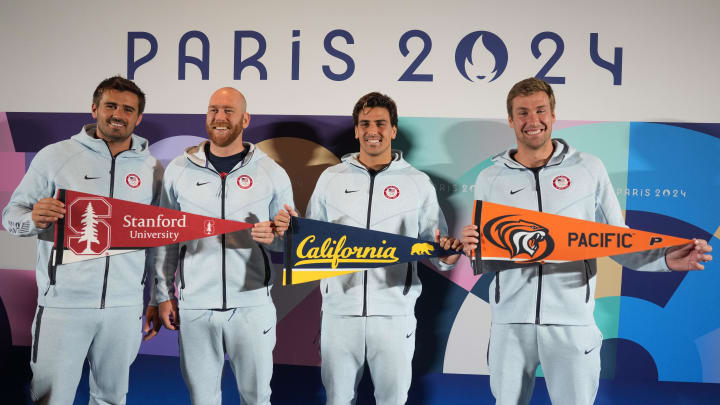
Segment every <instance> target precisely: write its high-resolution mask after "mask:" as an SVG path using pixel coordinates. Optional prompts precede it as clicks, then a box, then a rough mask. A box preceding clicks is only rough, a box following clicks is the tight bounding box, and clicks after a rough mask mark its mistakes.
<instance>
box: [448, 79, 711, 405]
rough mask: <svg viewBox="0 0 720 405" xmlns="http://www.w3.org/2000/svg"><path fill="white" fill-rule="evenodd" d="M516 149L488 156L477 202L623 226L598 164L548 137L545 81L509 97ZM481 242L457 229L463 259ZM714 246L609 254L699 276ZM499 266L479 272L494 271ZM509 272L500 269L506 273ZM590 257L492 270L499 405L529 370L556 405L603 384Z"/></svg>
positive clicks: (523, 388)
mask: <svg viewBox="0 0 720 405" xmlns="http://www.w3.org/2000/svg"><path fill="white" fill-rule="evenodd" d="M507 112H508V121H509V123H510V127H511V128H512V129H513V130H514V131H515V137H516V141H517V149H511V150H508V151H506V152H504V153H500V154H498V155H495V156H494V157H493V158H492V161H493V163H494V164H493V165H492V166H489V167H488V168H486V169H484V170H483V171H481V172H480V174H479V175H478V177H477V180H476V181H475V199H476V200H484V201H490V202H495V203H500V204H505V205H510V206H514V207H519V208H524V209H531V210H537V211H542V212H548V213H551V214H558V215H564V216H568V217H573V218H579V219H584V220H589V221H595V222H601V223H607V224H610V225H615V226H625V220H624V219H623V216H622V211H621V209H620V204H619V203H618V200H617V197H616V196H615V192H614V190H615V189H614V188H613V186H612V184H611V183H610V179H609V177H608V174H607V171H606V170H605V167H604V166H603V164H602V162H601V161H600V159H598V158H597V157H595V156H593V155H590V154H588V153H584V152H579V151H577V150H575V149H573V148H572V147H570V146H569V145H568V144H567V143H566V142H565V141H563V140H562V139H552V138H551V136H550V135H551V133H552V126H553V124H554V123H555V95H554V93H553V90H552V88H551V87H550V85H549V84H547V83H545V82H544V81H542V80H540V79H536V78H530V79H526V80H523V81H520V82H519V83H517V84H515V85H514V86H513V87H512V89H511V90H510V92H509V94H508V97H507ZM478 239H479V234H478V229H477V227H476V226H475V225H468V226H466V227H465V228H463V232H462V241H463V246H464V249H465V251H466V253H467V254H468V255H469V254H470V253H471V252H472V251H473V250H474V249H475V248H476V247H477V244H478V243H479V242H478ZM711 250H712V248H711V247H710V246H708V245H707V242H706V241H703V240H696V241H695V242H694V243H690V244H687V245H685V246H682V247H680V248H670V249H657V250H652V251H648V252H640V253H632V254H626V255H621V256H615V257H613V259H615V260H617V261H618V262H619V263H621V264H622V265H624V266H626V267H629V268H633V269H637V270H643V271H669V270H676V271H688V270H702V269H703V265H702V262H706V261H709V260H711V256H710V255H708V254H706V253H708V252H710V251H711ZM496 265H497V263H493V262H485V263H483V266H484V267H487V268H490V269H493V270H501V268H497V267H495V266H496ZM503 267H504V268H507V265H504V266H503ZM596 274H597V267H596V262H595V260H585V261H576V262H568V263H546V264H541V265H532V266H525V267H523V268H513V269H507V270H503V271H498V272H497V273H495V278H494V280H493V281H492V283H491V284H490V294H489V297H490V305H491V310H492V325H491V339H490V346H489V349H488V365H489V368H490V388H491V390H492V394H493V395H494V396H495V399H496V400H497V402H496V403H497V404H499V405H522V404H528V403H529V402H530V397H531V396H532V391H533V387H534V384H535V372H536V370H537V367H538V365H539V364H542V368H543V373H544V374H545V382H546V384H547V388H548V393H549V394H550V399H551V400H552V403H553V404H555V405H558V404H572V405H590V404H592V403H593V402H594V401H595V395H596V394H597V390H598V383H599V378H600V346H601V345H602V339H603V338H602V334H601V333H600V331H599V330H598V328H597V326H596V324H595V319H594V318H593V310H594V308H595V284H596V277H595V275H596Z"/></svg>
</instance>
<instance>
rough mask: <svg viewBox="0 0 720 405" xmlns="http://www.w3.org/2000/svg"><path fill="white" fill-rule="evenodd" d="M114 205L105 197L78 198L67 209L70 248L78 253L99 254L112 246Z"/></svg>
mask: <svg viewBox="0 0 720 405" xmlns="http://www.w3.org/2000/svg"><path fill="white" fill-rule="evenodd" d="M111 213H112V207H111V206H110V204H109V203H108V202H107V201H105V199H103V198H96V197H86V198H78V199H76V200H75V201H73V202H72V203H70V206H69V207H68V210H67V218H66V221H67V229H68V231H69V232H70V233H71V235H72V236H69V237H68V248H70V250H71V251H72V252H73V253H75V254H76V255H99V254H102V253H104V252H105V251H106V250H107V249H108V248H109V247H110V225H109V224H108V223H107V222H106V221H105V220H106V219H109V218H110V217H111Z"/></svg>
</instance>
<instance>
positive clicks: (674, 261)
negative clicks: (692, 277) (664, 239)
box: [665, 239, 712, 271]
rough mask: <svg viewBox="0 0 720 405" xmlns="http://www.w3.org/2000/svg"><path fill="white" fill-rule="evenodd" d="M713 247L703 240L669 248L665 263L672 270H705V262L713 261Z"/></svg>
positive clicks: (666, 252) (695, 240)
mask: <svg viewBox="0 0 720 405" xmlns="http://www.w3.org/2000/svg"><path fill="white" fill-rule="evenodd" d="M710 252H712V246H710V245H708V244H707V241H705V240H702V239H694V240H693V242H691V243H688V244H685V245H682V246H674V247H671V248H668V249H667V251H665V263H667V266H668V268H669V269H670V270H674V271H689V270H703V269H705V266H704V265H703V264H702V263H704V262H709V261H710V260H712V255H709V254H706V253H710Z"/></svg>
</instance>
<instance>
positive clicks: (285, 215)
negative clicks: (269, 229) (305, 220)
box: [273, 204, 298, 237]
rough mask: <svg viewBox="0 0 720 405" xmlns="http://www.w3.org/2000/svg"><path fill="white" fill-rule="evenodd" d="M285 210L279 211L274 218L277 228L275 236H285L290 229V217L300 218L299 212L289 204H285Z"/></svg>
mask: <svg viewBox="0 0 720 405" xmlns="http://www.w3.org/2000/svg"><path fill="white" fill-rule="evenodd" d="M283 207H284V208H285V209H283V210H280V211H278V213H277V215H275V218H273V225H274V226H275V235H276V236H280V237H282V236H283V235H285V231H287V230H288V228H289V227H290V216H293V217H296V216H298V213H297V211H295V209H294V208H293V207H291V206H289V205H287V204H284V205H283Z"/></svg>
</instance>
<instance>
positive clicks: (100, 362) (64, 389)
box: [30, 305, 142, 405]
mask: <svg viewBox="0 0 720 405" xmlns="http://www.w3.org/2000/svg"><path fill="white" fill-rule="evenodd" d="M141 319H142V305H137V306H131V307H110V308H104V309H96V308H48V307H38V308H37V311H36V312H35V320H34V321H33V325H32V338H33V342H32V343H33V346H32V351H31V358H30V367H31V368H32V372H33V378H32V382H31V383H30V396H31V398H32V400H33V402H35V403H37V404H43V405H44V404H48V405H54V404H63V405H65V404H72V403H73V400H74V398H75V391H76V390H77V386H78V383H79V382H80V376H81V374H82V368H83V363H84V362H85V358H87V359H88V362H89V363H90V404H91V405H94V404H124V403H125V396H126V395H127V392H128V378H129V369H130V364H132V362H133V361H134V360H135V357H136V356H137V352H138V349H139V348H140V340H141V338H142V330H141V329H142V321H141Z"/></svg>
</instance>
